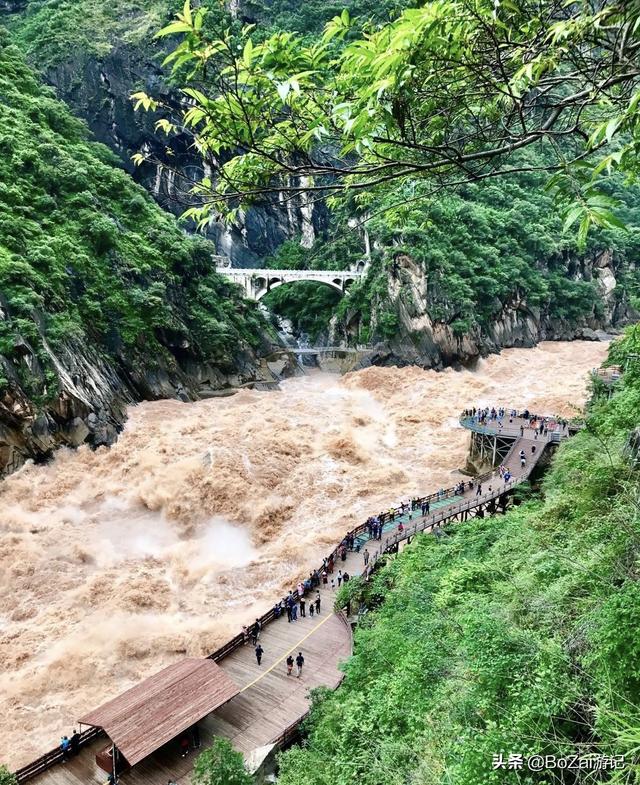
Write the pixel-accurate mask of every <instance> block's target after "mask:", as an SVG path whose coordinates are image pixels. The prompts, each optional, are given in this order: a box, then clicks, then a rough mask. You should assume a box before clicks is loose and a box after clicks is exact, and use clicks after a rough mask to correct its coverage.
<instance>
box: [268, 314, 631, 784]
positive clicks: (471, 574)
mask: <svg viewBox="0 0 640 785" xmlns="http://www.w3.org/2000/svg"><path fill="white" fill-rule="evenodd" d="M639 345H640V332H639V329H638V328H634V329H633V330H632V331H631V332H630V333H629V335H628V337H627V338H626V339H625V341H624V342H621V343H619V344H618V345H615V346H614V348H613V349H612V357H613V359H615V360H616V361H617V362H621V361H622V362H623V363H624V360H625V358H626V357H628V356H629V354H630V353H633V352H637V351H638V348H639ZM634 362H635V363H637V359H636V360H634V361H632V363H631V365H630V366H629V369H630V370H629V372H628V373H627V374H625V377H624V381H623V382H622V383H621V384H620V386H619V389H618V390H616V392H615V394H614V395H613V396H612V397H611V398H608V397H607V395H606V393H605V394H603V395H602V397H598V398H596V399H595V400H594V401H593V403H592V405H591V407H590V409H589V412H588V416H587V421H586V429H585V430H584V431H583V432H582V433H580V434H579V435H578V436H576V437H575V438H574V439H572V440H571V441H570V442H569V443H567V444H566V445H564V446H563V447H562V448H561V449H560V451H559V452H558V454H557V455H556V458H555V460H554V463H553V465H552V468H551V470H550V471H549V473H548V475H547V476H546V477H545V479H544V482H543V485H542V495H541V497H540V498H532V499H531V500H529V501H527V502H525V503H524V504H522V505H521V506H519V507H517V508H516V509H513V510H512V511H511V512H509V513H508V514H507V515H506V516H504V517H501V516H496V517H491V518H485V519H473V520H471V521H469V522H467V523H465V524H454V525H452V526H451V527H449V528H448V529H447V534H448V536H447V537H445V538H443V539H442V540H441V541H436V540H435V539H434V538H433V537H431V536H428V535H423V536H422V537H419V538H418V539H417V540H416V541H415V542H414V544H413V545H412V546H411V547H409V548H407V549H406V550H405V551H404V552H403V553H402V554H401V555H400V556H399V557H398V558H396V559H394V560H392V561H390V562H389V563H388V564H387V566H385V567H384V568H383V569H382V570H381V571H380V572H379V573H378V574H377V575H376V576H375V578H374V580H373V581H372V582H371V584H370V585H369V586H368V587H367V588H366V590H365V599H366V601H367V603H368V604H369V606H370V610H369V612H368V613H367V614H366V615H365V616H364V617H363V621H362V623H361V624H360V626H359V628H358V629H357V631H356V638H355V654H354V656H353V657H352V658H351V659H350V660H349V661H348V662H347V664H346V666H345V670H346V679H345V681H344V682H343V684H342V686H341V687H340V688H339V689H338V690H337V691H336V692H335V693H321V694H320V695H319V696H317V699H316V704H317V705H316V707H315V708H314V710H313V712H312V714H311V718H310V720H309V721H308V723H307V732H308V738H307V740H306V742H305V743H304V745H303V746H302V747H297V748H294V749H292V750H290V751H289V752H287V753H285V754H284V755H283V756H282V758H281V772H280V778H279V783H280V785H320V783H322V785H325V783H332V785H347V784H348V783H349V784H350V783H353V782H359V783H362V785H395V783H398V785H399V784H400V783H407V782H411V783H414V785H426V784H427V783H429V785H435V783H474V784H475V783H496V784H497V783H500V785H503V783H507V782H514V783H516V782H519V783H534V782H537V783H542V782H544V783H552V782H567V781H571V782H585V783H586V782H591V781H596V780H597V781H600V777H601V776H602V778H603V779H604V780H606V781H615V782H620V783H622V782H624V783H629V784H631V783H636V782H640V766H639V764H638V743H639V741H640V708H639V706H640V667H639V663H640V636H638V629H639V628H640V583H639V581H638V564H639V563H640V515H639V511H638V487H640V485H639V483H640V474H639V470H640V464H639V457H640V456H639V455H638V452H637V450H638V445H637V441H635V442H634V441H633V440H632V441H631V442H630V440H629V436H630V432H631V431H632V430H633V429H634V428H637V427H638V426H639V425H640V373H638V371H637V370H634V368H635V365H633V363H634ZM632 365H633V368H632V367H631V366H632ZM630 444H635V448H633V449H632V448H631V447H630ZM500 753H502V754H503V755H504V757H505V760H506V759H507V758H508V754H509V753H515V754H522V755H524V756H527V755H531V754H534V753H536V754H537V753H540V754H555V755H558V756H563V755H570V754H573V753H579V754H580V755H581V756H587V755H590V754H604V755H625V756H626V765H625V768H624V770H619V771H617V772H611V771H610V772H604V773H602V774H598V775H597V776H595V775H594V774H593V773H589V772H586V771H583V772H574V775H575V778H574V779H571V780H567V779H566V778H565V779H563V777H566V775H567V773H566V772H561V771H555V772H553V771H546V772H543V773H540V774H535V773H532V772H528V771H526V770H521V771H519V770H511V771H509V770H506V769H493V768H492V763H493V756H494V755H495V754H500ZM572 776H573V775H572Z"/></svg>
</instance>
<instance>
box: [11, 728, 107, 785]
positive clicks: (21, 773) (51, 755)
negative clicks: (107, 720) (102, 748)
mask: <svg viewBox="0 0 640 785" xmlns="http://www.w3.org/2000/svg"><path fill="white" fill-rule="evenodd" d="M101 735H102V731H101V730H100V728H87V730H85V731H83V732H82V733H81V734H80V747H84V746H85V745H86V744H89V743H90V742H92V741H93V740H94V739H97V738H98V737H99V736H101ZM63 757H64V756H63V754H62V750H61V749H60V747H56V748H55V749H53V750H49V752H45V754H44V755H41V756H40V757H39V758H37V760H34V761H32V762H31V763H28V764H27V765H26V766H23V767H22V768H21V769H18V771H16V772H15V776H16V779H17V780H18V782H25V781H26V780H30V779H32V778H33V777H37V776H38V774H42V772H44V771H46V770H47V769H50V768H51V767H52V766H55V765H56V763H62V760H63Z"/></svg>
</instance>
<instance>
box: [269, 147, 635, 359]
mask: <svg viewBox="0 0 640 785" xmlns="http://www.w3.org/2000/svg"><path fill="white" fill-rule="evenodd" d="M545 158H546V150H545V147H544V145H538V146H537V147H532V148H530V149H529V150H527V151H526V152H523V153H521V154H520V158H519V160H520V161H521V162H522V163H523V164H527V165H528V166H529V168H530V169H531V170H532V171H528V172H519V173H518V174H512V175H509V176H505V177H503V178H502V179H500V180H497V181H495V182H492V183H478V184H466V185H464V186H458V187H457V188H456V189H452V190H447V191H443V192H442V193H441V194H439V195H438V196H437V197H435V198H433V199H428V200H425V199H421V198H420V197H421V195H422V193H423V191H422V189H421V187H420V184H419V183H413V184H411V185H403V186H398V187H394V188H391V187H389V188H387V189H386V191H385V192H384V193H381V195H380V199H379V201H378V203H377V206H376V209H374V210H372V211H370V212H369V213H364V212H362V211H360V210H359V209H358V206H357V205H356V204H353V203H350V204H347V205H346V206H344V207H342V208H341V209H339V210H337V211H336V212H335V213H334V220H333V224H332V227H331V228H330V230H329V231H327V232H326V233H325V235H324V236H323V237H321V238H320V239H319V240H318V241H317V242H316V244H315V245H314V246H313V247H312V248H311V249H304V248H302V247H300V245H299V244H297V243H294V242H290V243H285V244H284V245H283V246H282V247H281V248H280V250H279V251H278V253H277V254H276V256H275V257H274V258H273V259H270V260H268V262H267V263H268V264H270V265H272V266H274V267H292V268H301V267H305V266H306V267H315V268H325V269H331V268H332V267H336V268H338V267H340V268H347V267H349V266H350V265H353V264H357V263H358V262H359V261H361V260H362V259H363V258H364V256H365V241H364V238H363V236H362V232H363V231H364V229H365V227H366V230H367V232H368V238H369V245H370V246H373V248H374V250H373V264H372V267H371V270H370V273H369V276H368V278H367V279H366V280H365V281H364V283H363V284H361V285H359V286H356V287H355V288H353V289H352V290H351V294H350V296H349V298H347V299H345V300H344V301H342V302H340V303H339V306H338V308H337V313H338V315H339V316H340V317H341V318H342V319H343V320H344V319H346V318H348V317H351V318H352V319H353V317H354V315H356V316H357V322H358V326H359V340H360V342H362V343H366V342H368V341H370V340H374V339H376V338H386V337H388V336H389V335H392V334H393V332H394V328H395V326H396V324H397V314H396V311H397V303H395V302H394V297H393V296H392V295H393V291H392V290H393V287H394V281H395V284H396V285H397V286H398V285H399V286H402V284H400V283H399V280H396V279H395V278H394V276H396V273H397V268H398V267H399V266H400V264H399V263H398V261H397V260H398V259H400V260H403V259H408V260H411V264H412V265H414V266H415V268H416V269H417V270H418V271H419V272H420V274H421V275H423V276H424V277H425V278H426V280H427V295H426V299H427V302H426V309H427V311H428V314H429V316H430V318H431V319H432V320H433V321H434V322H440V323H442V324H447V325H449V326H450V327H451V328H452V330H453V332H454V334H456V335H464V334H468V332H469V331H470V330H471V329H472V328H475V327H479V328H482V329H488V328H489V327H490V325H491V323H492V321H493V320H494V319H495V318H498V317H499V316H500V314H501V311H502V310H503V308H504V306H505V305H508V304H510V305H515V306H516V307H522V308H523V309H525V310H527V311H528V312H530V313H533V314H535V315H536V316H537V317H538V318H539V320H540V321H541V322H549V321H558V322H562V323H564V324H566V325H568V326H569V327H574V326H575V325H577V324H581V323H584V321H585V320H587V321H588V320H590V319H594V320H595V321H598V320H599V319H601V317H602V315H603V307H604V306H603V299H602V295H603V292H602V290H601V288H599V287H600V282H599V279H598V275H599V274H600V270H599V268H598V264H597V260H598V259H600V258H605V257H610V263H611V264H612V265H613V266H614V267H615V269H616V278H617V282H618V284H617V287H616V289H615V290H614V292H613V295H612V302H610V303H609V306H608V307H609V308H610V309H614V310H615V308H616V307H618V305H624V304H626V303H630V304H632V305H635V307H636V308H638V307H639V306H640V270H639V269H638V268H637V266H636V262H637V260H638V258H639V255H640V229H638V227H639V226H640V190H638V189H637V188H636V187H633V186H625V185H624V184H623V183H622V181H621V179H616V178H610V181H609V183H608V188H609V193H610V194H611V195H612V196H613V197H615V198H617V199H618V200H619V201H620V202H621V203H622V204H623V207H622V208H621V215H622V216H623V218H624V221H625V223H626V225H627V230H621V229H615V228H612V229H599V230H597V231H593V232H592V233H591V235H590V237H589V238H588V242H587V245H586V247H585V248H580V247H579V246H578V242H577V240H576V237H575V233H573V234H565V233H563V231H562V218H561V216H560V214H559V211H558V209H557V207H556V205H555V204H554V199H553V197H552V195H551V194H550V193H549V192H548V191H547V190H545V187H544V186H545V182H546V174H545V172H544V171H543V169H544V163H545ZM351 211H353V214H355V215H360V218H359V219H353V218H350V212H351ZM354 223H355V224H356V226H355V227H354V226H353V224H354ZM358 224H359V225H358ZM396 278H397V276H396ZM389 280H391V286H390V285H389ZM296 301H297V304H298V306H299V307H300V309H301V311H302V310H304V312H305V314H308V313H309V309H310V308H313V307H314V304H313V303H310V302H309V301H308V299H307V298H306V297H305V295H304V294H303V293H302V292H301V291H300V292H298V291H297V286H292V287H291V288H290V290H289V291H288V293H287V307H288V309H289V310H292V309H293V307H294V304H295V302H296ZM317 305H318V310H317V311H315V313H314V315H313V321H314V323H315V324H316V325H319V324H320V323H322V322H323V321H324V322H325V323H327V322H328V321H329V319H330V318H331V316H332V315H333V314H334V313H335V312H336V309H335V308H334V309H333V310H332V309H331V308H327V307H324V306H325V303H317ZM326 305H328V303H326Z"/></svg>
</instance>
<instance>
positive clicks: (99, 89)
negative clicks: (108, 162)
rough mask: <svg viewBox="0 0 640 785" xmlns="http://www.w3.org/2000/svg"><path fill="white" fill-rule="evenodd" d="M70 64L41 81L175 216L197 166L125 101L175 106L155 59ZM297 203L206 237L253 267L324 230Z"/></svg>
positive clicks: (180, 141)
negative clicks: (292, 241)
mask: <svg viewBox="0 0 640 785" xmlns="http://www.w3.org/2000/svg"><path fill="white" fill-rule="evenodd" d="M0 2H1V0H0ZM77 57H78V59H75V58H74V59H70V60H69V61H68V62H66V63H62V64H60V65H57V66H55V67H51V68H49V69H47V70H46V71H45V73H44V78H45V81H47V82H48V83H49V84H51V85H52V86H53V87H55V89H56V91H57V93H58V96H59V97H60V98H62V99H63V100H64V101H65V102H66V103H67V104H69V106H70V107H71V109H72V110H73V112H74V113H75V114H76V115H78V116H79V117H82V118H83V119H84V120H86V122H87V124H88V125H89V128H90V129H91V131H92V132H93V134H94V136H95V138H96V139H97V140H98V141H100V142H103V143H104V144H106V145H107V146H108V147H110V148H111V149H112V150H113V151H114V152H115V153H116V154H117V155H118V156H120V158H121V160H122V164H123V166H124V168H125V169H126V170H127V171H128V172H129V173H130V174H131V175H132V176H133V178H134V179H135V180H136V181H138V182H139V183H141V184H142V185H143V186H144V187H145V188H146V189H147V190H148V191H149V192H150V193H151V194H152V195H153V196H154V198H155V199H156V201H157V202H158V203H159V204H160V205H162V207H164V208H165V209H167V210H169V211H170V212H172V213H174V214H175V215H180V214H181V213H182V212H184V210H185V208H186V206H187V204H188V202H189V199H190V196H189V190H190V188H191V184H192V182H193V181H194V180H198V179H200V178H201V177H202V176H203V175H204V170H203V166H202V162H201V160H200V159H199V158H198V157H197V156H195V155H193V153H192V152H191V151H190V149H189V147H190V143H191V140H190V139H189V138H188V137H186V136H185V135H179V136H175V137H171V138H169V139H163V138H161V136H160V133H159V132H157V131H156V130H155V128H154V125H155V122H156V120H158V118H159V115H153V114H147V113H145V112H135V111H134V108H133V103H132V102H131V100H130V98H129V96H130V95H131V94H132V93H133V92H135V91H136V90H140V89H142V90H144V91H146V92H147V93H148V94H150V95H153V96H154V97H156V98H158V99H160V100H161V101H163V102H164V103H167V104H169V105H176V103H177V100H178V98H177V95H176V94H175V93H174V92H172V91H171V90H170V89H169V88H167V86H166V85H165V83H164V81H163V79H164V76H163V71H162V69H161V68H160V66H159V63H160V62H161V60H162V57H161V54H160V52H159V51H155V52H154V51H150V50H146V49H143V48H141V47H136V46H132V45H128V44H124V43H117V44H115V45H114V46H113V48H112V49H111V51H110V52H109V54H108V55H106V56H105V57H102V58H99V59H97V58H89V57H84V56H83V55H82V53H80V54H79V55H78V56H77ZM36 65H37V64H36ZM140 151H143V152H144V153H145V154H147V155H148V156H149V157H150V158H151V159H152V160H154V161H158V162H159V163H158V164H156V163H151V162H149V163H145V164H143V165H142V166H140V167H135V166H134V165H133V163H132V161H131V156H132V155H133V154H134V153H138V152H140ZM303 185H304V184H303ZM304 201H305V200H304V199H301V203H300V205H294V204H291V203H290V202H289V203H285V202H283V203H282V204H275V205H274V204H270V205H269V206H268V207H266V206H265V207H255V208H251V209H250V210H249V211H247V212H246V213H243V214H240V215H239V217H238V219H237V221H236V223H234V225H233V226H230V227H229V226H224V225H223V224H222V223H217V222H213V223H212V224H211V225H210V227H209V228H208V229H207V232H206V234H207V236H208V237H209V239H211V240H213V241H214V242H215V243H216V246H217V249H218V252H219V253H220V254H224V255H225V256H228V257H229V258H230V259H231V262H232V264H233V266H235V267H256V266H259V264H260V262H261V260H262V259H264V258H265V257H266V256H268V255H270V254H272V253H273V252H274V251H275V250H276V248H277V247H278V246H279V245H281V243H283V242H284V241H285V240H287V239H289V238H292V237H296V236H301V237H302V238H303V242H305V244H306V245H307V246H309V245H310V244H312V243H313V240H314V238H315V237H316V235H317V233H318V231H320V230H321V229H322V228H323V227H324V226H325V225H326V223H327V221H328V213H327V212H326V209H325V208H323V207H315V208H310V207H308V206H305V205H304V203H303V202H304Z"/></svg>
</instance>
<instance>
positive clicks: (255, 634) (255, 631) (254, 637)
mask: <svg viewBox="0 0 640 785" xmlns="http://www.w3.org/2000/svg"><path fill="white" fill-rule="evenodd" d="M261 627H262V625H261V624H260V622H259V621H258V619H256V623H255V624H254V625H253V627H252V628H251V643H252V645H253V646H255V645H256V643H257V642H258V638H259V637H260V629H261Z"/></svg>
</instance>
